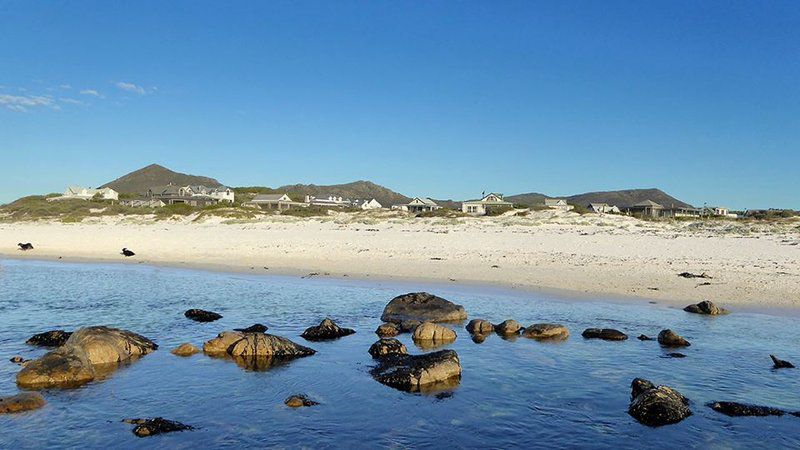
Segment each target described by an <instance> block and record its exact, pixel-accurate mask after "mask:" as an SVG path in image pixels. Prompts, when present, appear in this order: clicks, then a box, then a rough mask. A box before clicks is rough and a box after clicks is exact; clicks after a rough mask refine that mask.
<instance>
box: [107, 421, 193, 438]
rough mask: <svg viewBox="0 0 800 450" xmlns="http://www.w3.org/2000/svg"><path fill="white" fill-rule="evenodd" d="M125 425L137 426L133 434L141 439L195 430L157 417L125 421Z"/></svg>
mask: <svg viewBox="0 0 800 450" xmlns="http://www.w3.org/2000/svg"><path fill="white" fill-rule="evenodd" d="M122 421H123V422H125V423H130V424H134V425H136V426H135V427H133V430H132V431H133V434H135V435H136V436H139V437H147V436H154V435H156V434H162V433H172V432H175V431H186V430H194V427H191V426H189V425H186V424H182V423H180V422H176V421H174V420H168V419H164V418H162V417H155V418H153V419H123V420H122Z"/></svg>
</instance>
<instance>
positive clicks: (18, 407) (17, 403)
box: [0, 392, 45, 414]
mask: <svg viewBox="0 0 800 450" xmlns="http://www.w3.org/2000/svg"><path fill="white" fill-rule="evenodd" d="M44 405H45V401H44V397H42V395H41V394H39V393H38V392H22V393H19V394H17V395H12V396H10V397H0V414H9V413H18V412H23V411H31V410H34V409H39V408H41V407H42V406H44Z"/></svg>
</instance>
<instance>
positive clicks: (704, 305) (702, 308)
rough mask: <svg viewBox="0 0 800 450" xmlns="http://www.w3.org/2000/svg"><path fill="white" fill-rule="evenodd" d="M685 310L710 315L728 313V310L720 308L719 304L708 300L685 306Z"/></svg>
mask: <svg viewBox="0 0 800 450" xmlns="http://www.w3.org/2000/svg"><path fill="white" fill-rule="evenodd" d="M683 310H684V311H686V312H690V313H694V314H705V315H709V316H718V315H720V314H728V310H726V309H724V308H720V307H719V306H717V305H715V304H714V302H712V301H708V300H705V301H702V302H700V303H698V304H696V305H689V306H687V307H686V308H683Z"/></svg>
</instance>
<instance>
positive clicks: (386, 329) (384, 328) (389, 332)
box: [375, 322, 400, 338]
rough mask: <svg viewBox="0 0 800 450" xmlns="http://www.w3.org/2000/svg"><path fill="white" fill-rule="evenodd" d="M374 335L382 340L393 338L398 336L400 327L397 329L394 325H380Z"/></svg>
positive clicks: (387, 323)
mask: <svg viewBox="0 0 800 450" xmlns="http://www.w3.org/2000/svg"><path fill="white" fill-rule="evenodd" d="M375 334H377V335H378V336H380V337H382V338H384V337H395V336H397V335H398V334H400V327H398V326H397V325H396V324H394V323H389V322H386V323H382V324H380V325H379V326H378V328H377V329H376V330H375Z"/></svg>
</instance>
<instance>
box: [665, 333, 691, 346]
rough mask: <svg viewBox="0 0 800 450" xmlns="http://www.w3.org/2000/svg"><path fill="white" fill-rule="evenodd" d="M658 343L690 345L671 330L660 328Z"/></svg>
mask: <svg viewBox="0 0 800 450" xmlns="http://www.w3.org/2000/svg"><path fill="white" fill-rule="evenodd" d="M658 343H659V344H661V345H662V346H664V347H688V346H690V345H692V344H690V343H689V341H687V340H686V339H684V338H682V337H681V336H680V335H679V334H678V333H676V332H674V331H672V330H661V332H660V333H658Z"/></svg>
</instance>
